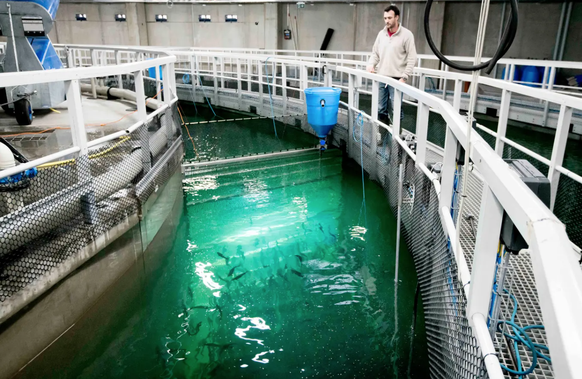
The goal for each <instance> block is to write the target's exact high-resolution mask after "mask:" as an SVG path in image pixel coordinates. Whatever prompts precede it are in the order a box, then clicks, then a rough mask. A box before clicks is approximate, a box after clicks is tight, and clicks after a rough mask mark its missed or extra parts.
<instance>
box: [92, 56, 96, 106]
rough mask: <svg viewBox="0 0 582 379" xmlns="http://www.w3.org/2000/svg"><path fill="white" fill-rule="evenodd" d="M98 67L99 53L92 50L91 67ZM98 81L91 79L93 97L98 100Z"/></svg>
mask: <svg viewBox="0 0 582 379" xmlns="http://www.w3.org/2000/svg"><path fill="white" fill-rule="evenodd" d="M96 65H97V52H96V51H95V50H94V49H91V66H96ZM96 81H97V79H96V78H93V77H92V78H91V96H93V98H94V99H96V98H97V83H96Z"/></svg>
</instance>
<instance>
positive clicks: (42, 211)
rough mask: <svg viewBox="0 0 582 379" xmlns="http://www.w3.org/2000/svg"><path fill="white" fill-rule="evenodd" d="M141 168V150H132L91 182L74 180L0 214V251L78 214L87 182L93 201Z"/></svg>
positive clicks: (122, 185)
mask: <svg viewBox="0 0 582 379" xmlns="http://www.w3.org/2000/svg"><path fill="white" fill-rule="evenodd" d="M141 170H142V162H141V152H140V151H139V150H136V151H134V152H133V153H131V154H130V155H129V156H128V157H127V158H125V159H124V160H123V161H121V162H120V163H118V164H116V165H115V166H113V167H111V169H110V170H109V171H108V172H106V173H105V174H102V175H100V176H98V177H96V178H95V179H94V180H93V184H91V183H90V182H88V181H87V182H84V183H79V184H76V185H74V186H71V187H68V188H66V189H64V190H62V191H59V192H57V193H55V194H53V195H50V196H47V197H45V198H44V199H41V200H39V201H36V202H34V203H32V204H30V205H27V206H26V207H23V208H21V209H19V210H17V211H16V212H13V213H10V214H7V215H5V216H3V217H1V218H0V255H2V254H5V253H8V252H10V251H12V250H15V249H17V248H19V247H21V246H23V245H25V244H26V243H28V242H29V241H32V240H34V239H35V238H38V237H40V236H41V235H43V234H44V233H46V232H48V231H50V230H52V229H54V228H57V227H58V226H60V225H62V223H63V219H66V218H71V217H74V216H75V215H78V214H80V213H81V212H82V211H83V209H82V204H81V198H82V197H83V196H84V195H86V194H87V193H88V192H89V191H90V189H91V186H93V188H95V200H96V202H100V201H102V200H104V199H106V198H108V197H109V196H111V195H113V194H114V193H115V192H117V191H119V190H120V189H122V188H124V187H125V186H127V185H128V184H129V183H130V182H131V181H132V180H133V179H134V178H135V177H136V176H137V175H138V174H139V173H140V172H141Z"/></svg>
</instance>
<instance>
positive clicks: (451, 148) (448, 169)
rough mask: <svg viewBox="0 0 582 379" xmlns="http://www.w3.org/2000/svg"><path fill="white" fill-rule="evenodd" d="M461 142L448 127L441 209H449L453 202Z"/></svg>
mask: <svg viewBox="0 0 582 379" xmlns="http://www.w3.org/2000/svg"><path fill="white" fill-rule="evenodd" d="M458 144H459V142H458V141H457V138H456V137H455V134H454V133H453V132H452V130H451V129H450V128H448V127H447V133H446V136H445V156H444V158H443V167H442V170H441V195H440V199H439V209H442V208H443V207H445V208H447V209H449V208H450V207H451V203H452V201H453V186H454V182H455V170H456V162H455V158H456V155H457V148H458Z"/></svg>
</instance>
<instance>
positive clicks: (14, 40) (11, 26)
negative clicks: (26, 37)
mask: <svg viewBox="0 0 582 379" xmlns="http://www.w3.org/2000/svg"><path fill="white" fill-rule="evenodd" d="M6 8H8V19H9V20H10V33H11V34H12V48H13V49H14V62H15V63H16V72H20V67H19V65H18V53H17V52H16V38H15V37H14V25H13V24H12V8H11V7H10V4H6Z"/></svg>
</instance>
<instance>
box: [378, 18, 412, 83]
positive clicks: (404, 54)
mask: <svg viewBox="0 0 582 379" xmlns="http://www.w3.org/2000/svg"><path fill="white" fill-rule="evenodd" d="M415 64H416V47H415V45H414V35H413V34H412V32H411V31H410V30H408V29H406V28H405V27H403V26H402V25H398V30H397V31H396V33H394V34H392V36H390V35H388V30H387V28H386V27H384V29H382V30H380V33H378V37H376V41H375V42H374V47H373V48H372V55H371V56H370V59H369V61H368V65H370V66H373V67H374V68H375V69H376V72H377V73H378V74H380V75H386V76H390V77H393V78H402V79H404V80H407V79H408V77H409V76H410V75H412V70H413V68H414V65H415Z"/></svg>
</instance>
